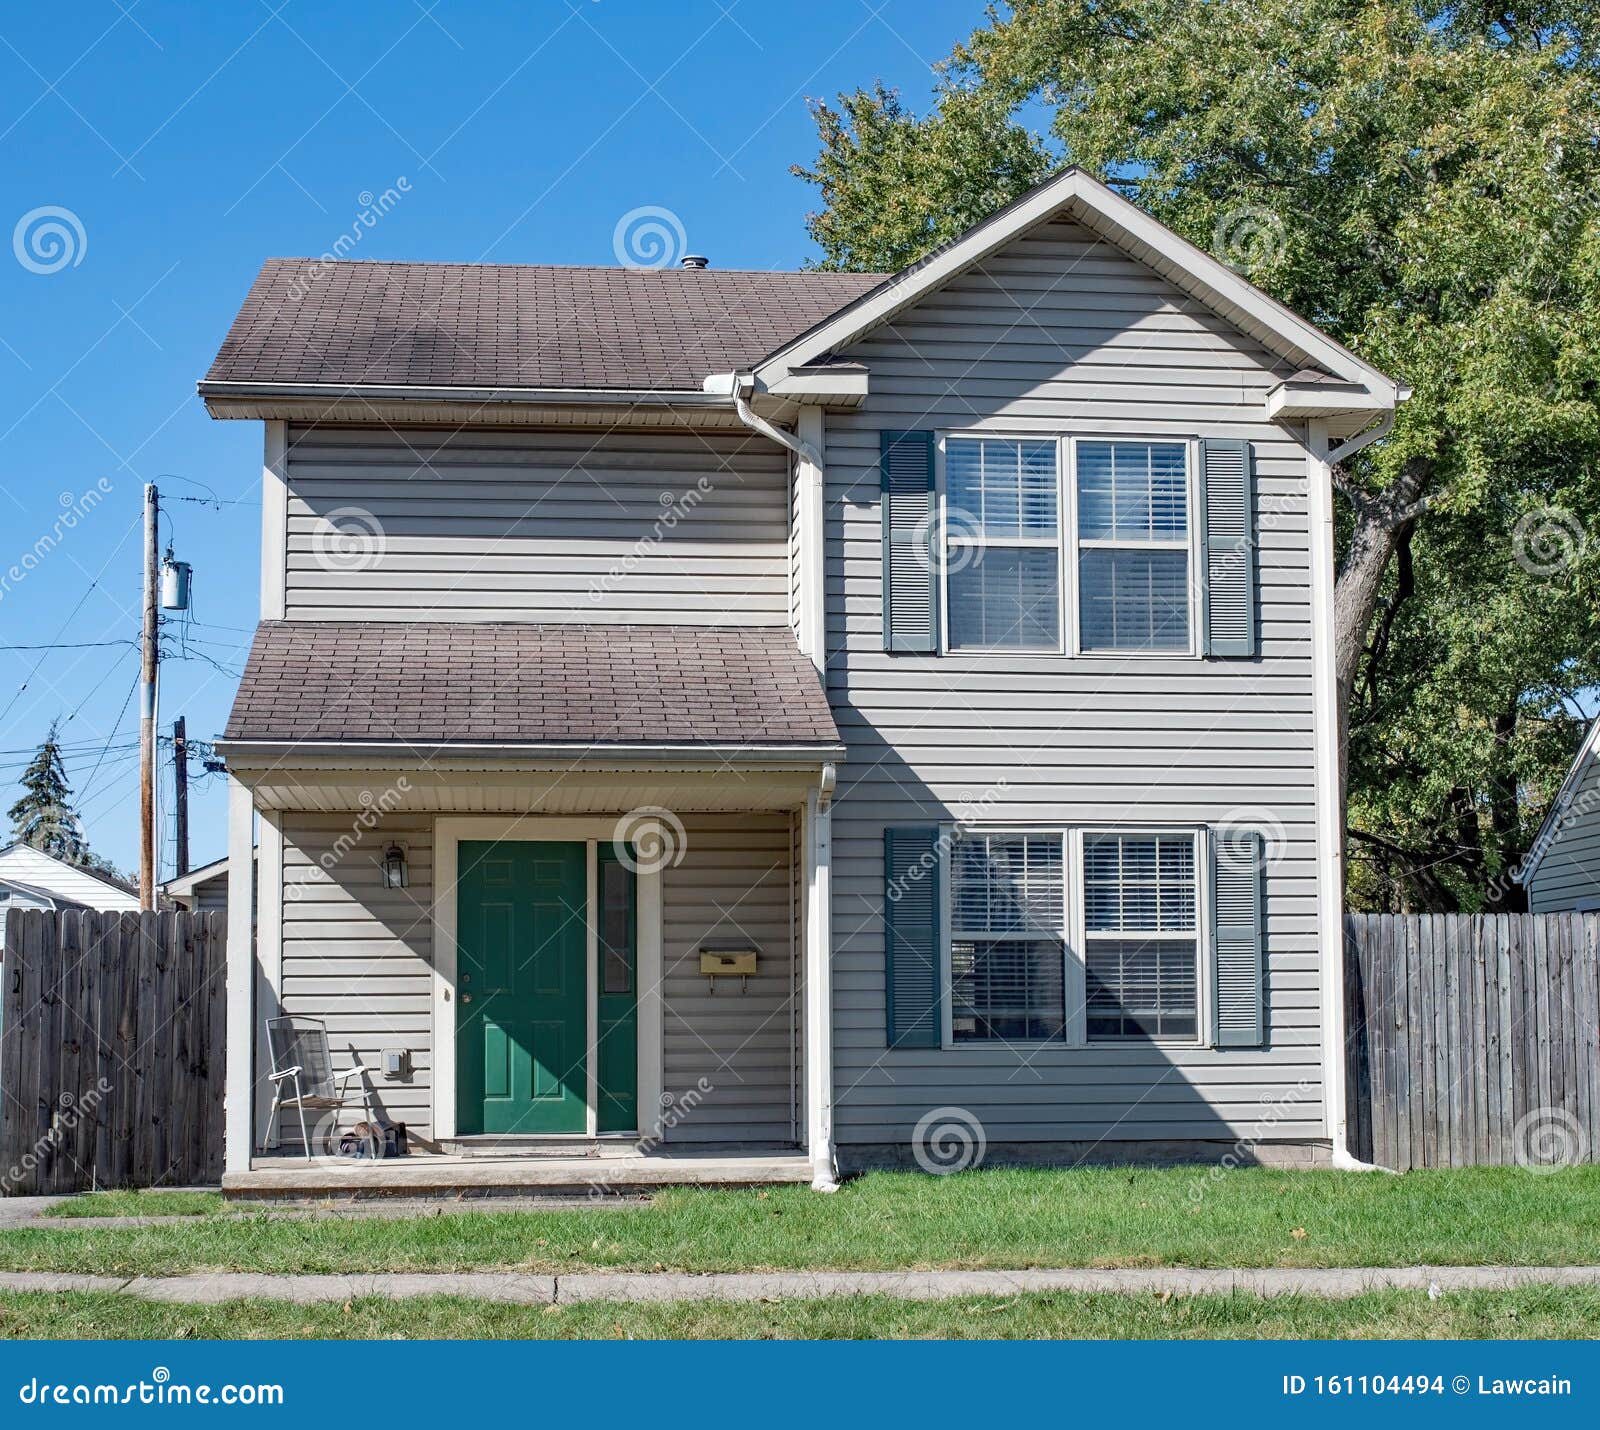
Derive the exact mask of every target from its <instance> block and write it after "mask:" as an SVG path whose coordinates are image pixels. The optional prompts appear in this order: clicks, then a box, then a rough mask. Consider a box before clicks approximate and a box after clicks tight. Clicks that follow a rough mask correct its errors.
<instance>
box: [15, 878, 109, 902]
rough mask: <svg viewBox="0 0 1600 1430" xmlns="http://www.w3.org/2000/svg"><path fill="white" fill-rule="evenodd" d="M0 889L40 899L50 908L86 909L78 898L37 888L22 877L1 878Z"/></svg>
mask: <svg viewBox="0 0 1600 1430" xmlns="http://www.w3.org/2000/svg"><path fill="white" fill-rule="evenodd" d="M0 889H4V890H6V891H7V892H9V893H11V894H13V895H16V894H22V895H25V896H26V897H28V898H30V899H38V900H39V901H40V902H41V903H43V904H44V905H45V906H46V907H48V908H53V909H86V908H88V907H89V906H88V905H87V904H80V903H79V902H78V901H77V900H76V899H69V898H67V897H66V896H65V895H64V894H56V893H52V892H51V891H50V890H49V889H40V888H36V887H35V886H34V885H32V884H24V883H23V882H22V881H21V880H20V879H0Z"/></svg>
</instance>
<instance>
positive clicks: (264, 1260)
mask: <svg viewBox="0 0 1600 1430" xmlns="http://www.w3.org/2000/svg"><path fill="white" fill-rule="evenodd" d="M136 1204H138V1203H137V1202H136ZM1418 1262H1437V1263H1440V1264H1458V1265H1461V1264H1467V1265H1471V1264H1482V1263H1493V1264H1512V1263H1523V1264H1544V1265H1551V1264H1580V1263H1582V1264H1596V1263H1600V1167H1581V1168H1569V1169H1566V1170H1564V1171H1561V1172H1557V1173H1555V1174H1552V1175H1548V1176H1540V1175H1536V1174H1534V1173H1532V1172H1527V1171H1524V1170H1522V1169H1521V1168H1472V1169H1466V1170H1460V1171H1424V1172H1412V1173H1409V1174H1408V1175H1406V1176H1404V1177H1387V1176H1378V1175H1371V1174H1368V1175H1358V1174H1350V1173H1337V1172H1275V1171H1267V1170H1263V1169H1248V1170H1239V1171H1233V1172H1226V1173H1221V1174H1217V1175H1213V1174H1211V1173H1210V1172H1209V1171H1208V1170H1207V1169H1204V1168H1167V1169H1159V1170H1127V1169H1121V1170H1118V1169H1080V1170H1075V1171H1031V1170H1030V1171H1010V1170H983V1171H978V1172H964V1173H960V1174H958V1175H956V1176H951V1177H928V1176H923V1175H921V1174H920V1173H888V1172H885V1173H875V1174H873V1175H871V1176H867V1177H863V1178H861V1179H859V1180H857V1181H854V1182H851V1183H849V1184H848V1185H847V1186H846V1187H845V1188H844V1189H843V1190H841V1191H839V1192H838V1193H836V1194H834V1195H832V1196H824V1195H820V1194H818V1193H816V1192H813V1191H811V1190H810V1189H809V1188H805V1187H775V1188H773V1189H771V1190H770V1191H708V1190H694V1189H678V1190H673V1191H668V1192H664V1193H662V1194H661V1195H659V1196H658V1197H657V1198H656V1199H655V1201H654V1202H653V1203H652V1204H651V1205H648V1206H641V1207H638V1208H635V1209H625V1210H615V1209H603V1208H596V1209H594V1210H589V1209H587V1208H585V1209H577V1210H555V1211H547V1212H541V1211H503V1212H496V1211H493V1210H481V1211H461V1210H459V1209H458V1208H457V1207H455V1206H445V1207H442V1208H441V1209H440V1211H439V1213H437V1214H435V1215H426V1216H420V1217H414V1218H413V1217H408V1218H404V1219H392V1220H391V1219H386V1218H373V1219H369V1220H362V1219H349V1218H344V1219H338V1218H328V1219H306V1218H286V1217H274V1216H272V1215H270V1213H264V1212H263V1213H257V1214H254V1215H250V1216H244V1217H239V1216H231V1215H230V1216H201V1217H192V1218H184V1219H178V1218H174V1219H173V1221H172V1222H171V1224H170V1225H166V1224H163V1225H155V1226H144V1227H126V1228H99V1227H85V1228H83V1229H82V1230H77V1229H67V1228H62V1229H33V1228H19V1229H17V1230H11V1231H7V1232H4V1233H0V1268H4V1269H10V1270H54V1271H82V1272H98V1273H102V1274H107V1275H137V1274H141V1273H143V1274H170V1273H175V1272H180V1271H186V1270H192V1269H230V1270H251V1271H278V1272H317V1271H384V1270H391V1271H407V1270H466V1269H485V1268H513V1269H521V1270H528V1271H545V1272H549V1271H555V1272H560V1271H570V1270H575V1269H578V1268H618V1269H622V1268H627V1269H633V1270H646V1271H648V1270H653V1269H660V1270H673V1271H738V1270H764V1269H809V1268H823V1267H834V1268H840V1269H854V1268H860V1269H874V1268H881V1269H895V1268H919V1267H935V1266H953V1267H975V1268H983V1267H994V1268H1010V1267H1025V1266H1396V1265H1399V1266H1403V1265H1414V1264H1416V1263H1418Z"/></svg>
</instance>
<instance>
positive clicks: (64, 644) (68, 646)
mask: <svg viewBox="0 0 1600 1430" xmlns="http://www.w3.org/2000/svg"><path fill="white" fill-rule="evenodd" d="M133 644H134V642H133V641H130V640H120V641H56V642H54V643H52V644H49V645H0V650H98V649H99V648H100V647H102V646H113V645H133Z"/></svg>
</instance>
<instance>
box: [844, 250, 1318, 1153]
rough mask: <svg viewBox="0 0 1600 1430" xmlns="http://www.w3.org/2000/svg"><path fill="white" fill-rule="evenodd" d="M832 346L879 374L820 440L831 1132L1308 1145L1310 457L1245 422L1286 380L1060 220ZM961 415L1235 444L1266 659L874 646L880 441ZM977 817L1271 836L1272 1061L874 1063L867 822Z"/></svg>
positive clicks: (878, 899)
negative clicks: (969, 1121)
mask: <svg viewBox="0 0 1600 1430" xmlns="http://www.w3.org/2000/svg"><path fill="white" fill-rule="evenodd" d="M842 355H843V356H847V357H851V358H857V359H860V360H861V361H864V362H866V363H868V364H869V365H870V366H871V369H872V394H871V396H870V397H869V398H868V399H867V403H866V405H865V407H864V408H863V409H862V410H861V411H860V412H857V413H851V414H848V415H830V416H829V418H828V431H827V441H828V457H829V461H828V502H827V519H828V561H827V579H828V592H827V603H828V626H829V688H830V693H831V695H832V698H833V703H834V711H835V718H836V719H837V721H838V723H839V727H840V731H841V733H842V734H843V736H844V738H845V740H846V741H847V742H848V744H849V746H850V755H849V758H848V760H847V761H846V762H845V764H844V765H842V766H841V768H840V776H839V791H838V795H837V797H836V801H835V806H834V809H835V813H834V821H833V833H834V844H833V885H834V906H833V920H834V983H835V1011H834V1020H835V1021H834V1027H835V1045H836V1054H835V1069H834V1077H835V1085H836V1088H837V1089H838V1093H837V1098H838V1102H837V1108H836V1116H835V1127H836V1130H837V1135H838V1137H839V1139H840V1141H841V1142H845V1143H852V1142H854V1143H868V1142H902V1143H903V1142H904V1141H905V1140H906V1139H908V1138H909V1136H910V1135H911V1131H912V1128H913V1126H914V1124H915V1123H916V1121H917V1119H918V1117H919V1116H920V1115H921V1114H922V1113H924V1112H926V1111H928V1110H929V1109H931V1108H935V1107H939V1106H942V1105H954V1106H959V1107H964V1108H967V1109H969V1110H971V1111H972V1112H973V1113H975V1114H977V1116H978V1117H979V1118H980V1119H981V1120H982V1122H983V1124H984V1127H985V1131H986V1134H987V1136H988V1138H989V1139H990V1141H992V1142H994V1141H1013V1140H1038V1141H1076V1140H1082V1139H1096V1138H1107V1139H1114V1140H1124V1139H1127V1140H1139V1139H1167V1138H1208V1139H1209V1138H1218V1137H1222V1138H1232V1137H1234V1136H1237V1135H1241V1134H1249V1133H1252V1132H1259V1133H1262V1134H1263V1135H1266V1136H1270V1137H1277V1138H1302V1137H1321V1136H1323V1135H1324V1120H1323V1108H1322V1099H1321V1091H1320V1084H1321V1038H1320V1032H1319V1021H1320V1014H1319V997H1320V990H1319V959H1318V946H1317V936H1316V863H1317V850H1316V829H1315V803H1314V782H1313V762H1312V694H1311V692H1312V667H1311V607H1310V573H1309V552H1308V538H1307V511H1306V500H1305V475H1306V464H1305V450H1304V447H1303V445H1302V439H1301V435H1300V434H1299V433H1297V432H1291V431H1289V430H1286V429H1284V428H1282V427H1279V426H1276V425H1273V424H1269V423H1268V422H1267V421H1266V420H1265V419H1264V417H1263V410H1264V408H1263V399H1264V397H1265V394H1266V392H1267V391H1268V390H1269V389H1270V388H1271V387H1272V386H1273V385H1275V384H1276V382H1278V381H1279V380H1281V378H1282V377H1283V376H1285V375H1286V369H1285V368H1284V366H1283V364H1282V363H1280V362H1279V361H1278V360H1277V359H1275V358H1273V357H1271V356H1269V355H1268V354H1267V353H1266V352H1265V351H1263V350H1262V349H1261V348H1260V347H1259V346H1258V345H1257V344H1255V343H1254V342H1253V341H1252V340H1250V339H1248V338H1245V337H1243V336H1242V335H1239V334H1236V333H1234V332H1232V331H1231V330H1230V329H1229V328H1228V327H1227V326H1226V325H1225V324H1223V323H1222V322H1221V321H1220V320H1218V319H1216V318H1214V317H1212V316H1211V315H1209V314H1208V313H1206V312H1205V311H1204V310H1203V309H1201V308H1200V307H1199V305H1198V304H1196V303H1195V302H1194V300H1193V299H1190V298H1188V297H1186V296H1185V295H1183V294H1181V293H1180V292H1179V291H1178V290H1176V289H1175V288H1173V287H1172V286H1171V285H1170V284H1168V283H1166V282H1165V281H1164V280H1162V279H1160V278H1158V277H1156V276H1154V275H1153V274H1152V273H1150V272H1149V271H1148V270H1146V269H1144V268H1142V267H1141V266H1140V265H1138V264H1136V263H1135V262H1133V261H1132V260H1131V259H1128V258H1125V257H1123V256H1121V255H1120V254H1119V253H1117V252H1116V251H1115V250H1113V249H1112V248H1111V247H1110V246H1108V245H1107V244H1105V243H1104V242H1102V241H1100V240H1098V239H1095V238H1094V237H1092V236H1091V235H1090V234H1088V233H1087V232H1086V231H1085V230H1083V229H1082V228H1080V227H1077V226H1075V225H1073V224H1070V223H1066V222H1057V223H1052V224H1050V225H1047V226H1045V227H1042V228H1040V229H1038V230H1035V231H1034V232H1033V233H1032V234H1030V235H1028V236H1026V237H1024V238H1023V239H1021V240H1019V241H1017V242H1015V243H1013V244H1011V245H1009V246H1008V247H1007V248H1005V249H1004V250H1002V251H1001V252H1000V253H998V254H996V255H994V256H992V257H991V258H989V259H987V260H985V262H984V263H983V264H982V265H981V268H980V269H979V270H974V271H972V272H969V273H968V274H967V275H966V276H964V277H962V278H960V279H957V280H955V281H954V282H953V283H952V284H951V285H950V286H949V287H947V288H946V289H945V290H943V291H942V292H940V293H937V294H933V295H930V297H929V298H928V299H927V300H925V301H924V302H923V303H921V304H920V305H918V306H917V307H916V308H914V309H912V310H910V311H909V312H908V313H906V314H905V315H903V316H902V317H901V318H900V319H899V320H897V321H896V322H894V323H892V324H889V325H887V326H884V327H882V328H879V329H878V330H876V331H875V332H873V333H871V334H869V335H868V337H867V338H866V339H864V340H863V341H862V342H860V343H859V344H857V345H856V346H854V347H852V348H850V349H847V350H846V351H845V352H844V353H843V354H842ZM979 426H981V427H983V428H984V429H985V430H987V431H994V432H1015V433H1026V434H1030V435H1031V434H1040V433H1043V434H1056V433H1071V434H1081V435H1132V436H1168V435H1170V436H1174V437H1204V436H1216V437H1246V438H1248V439H1249V440H1250V441H1251V442H1252V443H1253V444H1254V449H1255V458H1256V466H1257V478H1258V486H1259V492H1260V496H1259V510H1260V518H1259V524H1260V542H1261V549H1260V580H1259V610H1260V614H1261V657H1260V659H1259V660H1254V661H1251V660H1236V661H1220V660H1218V661H1203V660H1199V659H1192V658H1176V657H1170V656H1156V657H1072V656H1064V655H1038V654H1022V653H1017V654H994V655H989V654H985V655H971V654H969V655H962V656H937V657H935V656H903V655H902V656H894V657H890V656H888V655H886V654H885V653H884V651H883V649H882V626H881V590H880V580H881V575H880V572H881V561H882V548H881V529H880V525H879V510H878V506H879V500H878V470H877V463H878V444H879V432H880V431H881V430H883V429H896V430H905V429H923V428H926V429H933V430H938V431H953V430H958V429H962V428H973V427H979ZM1066 494H1067V489H1066V488H1065V485H1064V486H1063V498H1064V499H1065V498H1066ZM1191 519H1192V513H1191ZM1074 576H1075V572H1074V568H1073V566H1072V564H1071V562H1070V559H1069V562H1068V565H1067V568H1066V577H1065V579H1067V580H1072V579H1074ZM974 813H977V814H978V816H979V817H981V818H983V819H986V820H988V821H991V822H997V823H998V822H1005V821H1013V822H1017V823H1024V822H1028V823H1031V822H1040V823H1046V824H1051V825H1075V824H1088V825H1101V826H1116V825H1121V824H1131V823H1163V824H1164V823H1172V824H1179V825H1204V824H1216V823H1220V822H1223V821H1226V820H1230V819H1236V820H1239V821H1241V822H1244V823H1249V824H1253V825H1255V826H1256V827H1264V828H1267V829H1268V830H1275V829H1281V832H1282V838H1281V841H1278V842H1279V843H1280V844H1281V855H1280V857H1279V858H1277V859H1275V860H1274V861H1273V862H1272V864H1271V867H1270V869H1269V871H1268V876H1267V886H1266V904H1265V910H1266V942H1267V957H1268V977H1267V997H1268V1013H1267V1027H1268V1035H1269V1043H1268V1046H1267V1047H1265V1048H1263V1049H1259V1050H1257V1049H1246V1050H1224V1051H1216V1050H1211V1049H1206V1048H1198V1047H1174V1046H1161V1047H1156V1046H1153V1045H1145V1046H1134V1045H1122V1046H1110V1045H1101V1046H1090V1047H1087V1048H1074V1049H1067V1048H1062V1047H1054V1046H1048V1045H1045V1046H1039V1045H1032V1046H1029V1047H1027V1048H1012V1047H1007V1046H1004V1045H1000V1044H992V1045H986V1046H965V1047H962V1048H959V1049H955V1050H950V1051H902V1052H896V1053H893V1054H889V1053H886V1051H885V1039H884V988H883V971H884V969H883V920H882V909H883V830H884V826H885V825H886V824H889V823H929V822H938V821H948V820H953V819H960V818H963V817H970V816H972V815H973V814H974ZM1274 1102H1281V1103H1282V1104H1283V1105H1282V1107H1281V1109H1277V1110H1273V1111H1270V1112H1269V1111H1266V1110H1264V1104H1265V1103H1274Z"/></svg>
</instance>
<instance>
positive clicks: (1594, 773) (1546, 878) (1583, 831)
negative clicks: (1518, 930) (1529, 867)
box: [1528, 761, 1600, 914]
mask: <svg viewBox="0 0 1600 1430" xmlns="http://www.w3.org/2000/svg"><path fill="white" fill-rule="evenodd" d="M1528 908H1529V910H1530V911H1531V912H1533V913H1536V914H1559V913H1566V912H1567V911H1568V910H1571V909H1600V761H1594V762H1591V764H1590V765H1589V768H1588V770H1587V772H1586V773H1585V774H1584V777H1583V778H1582V779H1581V780H1580V781H1579V782H1578V788H1577V789H1576V790H1575V791H1574V792H1573V796H1572V803H1571V804H1570V805H1569V806H1568V810H1567V814H1566V817H1565V818H1564V819H1563V820H1562V822H1561V826H1560V828H1559V829H1558V830H1557V831H1556V834H1555V837H1554V838H1553V839H1552V840H1551V841H1550V845H1549V847H1548V848H1547V849H1546V850H1545V854H1544V858H1543V859H1541V860H1540V861H1539V865H1538V867H1537V868H1536V869H1535V870H1534V871H1533V878H1532V879H1530V880H1529V881H1528Z"/></svg>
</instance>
